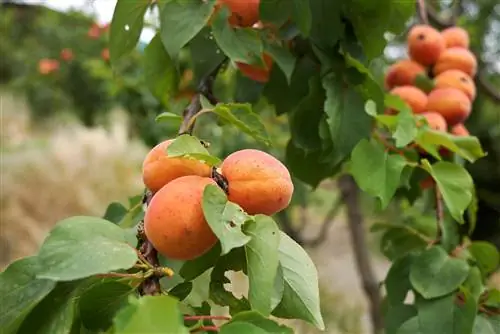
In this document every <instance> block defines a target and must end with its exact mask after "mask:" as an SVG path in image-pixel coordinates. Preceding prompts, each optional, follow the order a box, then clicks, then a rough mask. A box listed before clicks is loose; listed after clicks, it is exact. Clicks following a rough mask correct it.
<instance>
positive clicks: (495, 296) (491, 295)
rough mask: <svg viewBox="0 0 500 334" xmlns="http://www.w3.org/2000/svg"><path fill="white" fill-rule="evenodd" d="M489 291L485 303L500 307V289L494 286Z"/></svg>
mask: <svg viewBox="0 0 500 334" xmlns="http://www.w3.org/2000/svg"><path fill="white" fill-rule="evenodd" d="M487 293H488V297H487V298H486V300H485V301H484V305H487V306H490V307H496V308H500V290H498V289H495V288H492V289H489V290H488V291H487Z"/></svg>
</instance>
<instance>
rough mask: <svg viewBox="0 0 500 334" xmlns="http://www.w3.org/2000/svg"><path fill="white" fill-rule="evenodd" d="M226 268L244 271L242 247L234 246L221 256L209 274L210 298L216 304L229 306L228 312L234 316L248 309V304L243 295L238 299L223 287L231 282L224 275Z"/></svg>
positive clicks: (244, 261)
mask: <svg viewBox="0 0 500 334" xmlns="http://www.w3.org/2000/svg"><path fill="white" fill-rule="evenodd" d="M228 270H232V271H243V272H245V271H246V259H245V251H244V249H243V247H240V248H235V249H233V250H231V251H230V252H229V253H228V254H226V255H224V256H221V257H220V258H219V260H218V261H217V264H216V265H215V267H214V269H213V270H212V273H211V275H210V299H211V300H212V301H213V302H214V303H216V304H217V305H220V306H229V313H230V314H231V315H233V316H234V315H235V314H237V313H239V312H241V311H247V310H250V304H249V302H248V300H247V299H246V298H245V297H241V298H239V299H238V298H236V297H235V296H234V295H233V294H232V293H231V292H229V291H227V290H226V289H225V288H224V284H227V283H231V281H230V280H229V279H228V278H227V277H226V275H225V273H226V271H228Z"/></svg>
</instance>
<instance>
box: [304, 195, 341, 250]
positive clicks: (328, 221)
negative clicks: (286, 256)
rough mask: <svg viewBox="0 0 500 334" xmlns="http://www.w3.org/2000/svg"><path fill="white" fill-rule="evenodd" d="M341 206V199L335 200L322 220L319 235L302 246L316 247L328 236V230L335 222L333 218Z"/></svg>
mask: <svg viewBox="0 0 500 334" xmlns="http://www.w3.org/2000/svg"><path fill="white" fill-rule="evenodd" d="M343 204H344V203H343V202H342V198H341V197H339V198H337V199H336V200H335V201H334V202H333V205H332V207H331V208H330V210H328V212H327V214H326V216H325V219H323V224H322V225H321V229H320V230H319V233H318V234H317V236H316V238H314V239H311V240H306V241H304V245H306V246H309V247H316V246H318V245H320V244H321V243H323V242H324V241H325V240H326V238H327V236H328V229H329V228H330V226H331V225H332V223H333V222H334V221H335V217H336V216H337V214H338V213H339V211H340V209H341V208H342V207H343Z"/></svg>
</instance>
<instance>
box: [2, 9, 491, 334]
mask: <svg viewBox="0 0 500 334" xmlns="http://www.w3.org/2000/svg"><path fill="white" fill-rule="evenodd" d="M114 5H115V1H114V0H94V1H89V0H71V1H70V0H52V1H5V0H3V1H2V2H1V8H0V55H1V56H0V99H1V102H0V103H1V104H0V108H1V115H0V123H1V130H0V131H1V133H0V135H1V138H0V140H1V143H0V149H1V172H0V181H1V189H0V190H1V195H0V219H1V225H0V266H1V267H2V268H4V267H5V266H6V265H7V264H8V263H9V262H11V261H13V260H15V259H17V258H19V257H22V256H26V255H30V254H32V253H34V252H36V251H37V249H38V247H39V245H40V243H41V242H42V241H43V239H44V238H45V236H46V234H47V232H48V231H49V230H50V228H51V227H52V226H53V224H55V223H56V222H57V221H58V220H60V219H63V218H65V217H68V216H73V215H96V216H102V215H103V214H104V213H105V210H106V208H107V206H108V204H109V203H110V202H121V203H124V205H126V203H127V201H128V199H129V198H130V197H133V196H136V195H140V194H141V193H142V190H143V185H142V182H141V176H140V175H141V164H142V159H143V158H144V156H145V154H146V153H147V152H148V150H149V149H150V148H151V147H152V146H153V145H155V144H156V143H158V142H159V141H161V140H163V139H166V138H169V137H172V136H174V135H175V133H176V131H177V129H178V126H179V124H175V122H174V123H155V116H156V115H157V114H159V113H161V112H163V111H166V110H167V109H168V111H171V112H174V113H178V114H180V113H181V112H182V109H183V108H184V107H185V106H186V105H187V104H188V103H189V100H190V97H191V96H192V94H193V92H194V85H193V71H192V65H191V64H190V62H189V59H188V57H187V56H186V57H185V58H186V59H184V58H182V55H181V72H182V78H181V80H180V84H179V89H178V93H177V95H176V96H175V97H173V98H172V100H171V101H168V106H167V105H164V104H162V103H161V102H160V101H158V100H156V99H155V98H154V96H153V95H152V94H151V93H150V92H149V90H148V88H147V87H146V85H145V84H144V82H142V76H141V73H142V68H143V67H142V63H141V61H142V60H141V53H142V50H143V48H144V47H145V46H146V45H147V43H148V42H149V41H150V39H151V38H152V37H153V36H154V31H155V30H154V29H155V27H156V26H157V25H158V22H157V20H156V16H155V13H154V12H150V13H147V16H146V18H147V25H146V28H145V29H144V31H143V34H142V35H141V41H140V43H139V45H138V47H137V50H136V51H135V52H134V54H133V55H132V56H131V57H129V58H128V60H127V61H126V63H124V64H123V65H121V66H120V68H119V69H118V70H117V71H116V72H113V71H112V70H111V68H110V66H109V51H108V49H107V43H108V30H109V25H108V24H109V21H110V20H111V18H112V14H113V9H114ZM428 10H429V19H430V22H431V23H432V24H433V25H435V26H436V27H438V28H443V27H445V26H447V25H450V24H453V23H455V24H457V25H460V26H463V27H464V28H466V29H467V30H468V32H469V33H470V36H471V44H472V45H471V48H472V50H473V51H474V53H475V54H476V56H477V58H478V60H479V64H480V68H479V75H478V77H477V80H476V84H477V88H478V97H477V99H476V100H475V102H474V109H473V113H472V115H471V117H470V118H469V119H468V121H467V123H466V125H467V127H468V128H469V130H470V132H471V133H472V134H473V135H475V136H477V137H478V138H479V139H480V141H481V143H482V145H483V147H484V149H485V151H487V152H488V156H487V157H486V158H483V159H481V160H480V161H478V162H477V163H476V164H474V165H468V166H467V168H468V170H469V171H470V173H471V174H472V176H473V178H474V181H475V183H476V185H477V197H478V208H479V209H478V219H477V227H476V230H475V232H474V234H473V236H472V237H473V238H474V239H476V240H488V241H491V242H493V243H495V245H496V246H497V247H498V248H499V249H500V73H499V72H500V4H498V1H496V0H481V1H474V0H470V1H466V0H455V1H451V0H450V1H428ZM414 22H415V21H410V22H408V27H410V26H411V24H413V23H414ZM387 39H388V41H389V44H388V46H387V48H386V52H385V54H384V55H383V56H382V57H380V58H378V59H376V60H375V61H373V62H372V64H371V69H372V70H373V72H374V73H375V74H376V76H377V79H378V80H380V82H382V80H383V73H384V71H385V68H386V67H387V66H388V65H389V64H391V63H392V62H394V61H395V60H397V59H400V58H403V57H406V49H405V45H404V42H405V37H404V34H402V35H401V36H392V35H388V36H387ZM246 80H247V79H245V78H243V77H241V76H240V75H239V74H238V73H236V71H235V70H234V69H233V68H231V67H230V68H229V69H228V70H227V71H225V72H224V73H223V75H222V76H221V78H219V80H218V81H217V84H216V95H217V96H218V97H219V98H220V99H221V100H225V101H230V100H233V101H246V102H251V103H252V104H254V110H255V111H256V112H258V113H260V114H261V115H262V117H263V119H264V121H265V125H266V127H267V129H268V131H269V133H270V135H271V137H272V139H273V142H274V144H275V145H274V146H273V148H272V149H270V152H271V153H272V154H274V155H275V156H277V157H278V158H280V159H282V158H283V156H284V149H285V146H286V143H287V141H288V139H289V134H288V119H287V117H286V115H281V116H279V117H276V116H275V111H274V110H273V108H272V107H271V106H270V105H269V104H268V103H267V101H266V100H265V98H261V97H260V96H261V93H260V92H261V89H262V87H259V86H258V85H257V86H256V85H251V84H248V85H245V82H246ZM236 83H238V84H236ZM242 87H243V88H242ZM245 87H246V88H245ZM197 134H198V136H199V137H200V138H203V139H206V140H208V141H210V143H211V151H212V152H213V153H214V154H216V155H219V156H220V157H224V156H226V155H227V154H229V153H230V152H233V151H235V150H237V149H241V148H246V147H253V148H260V149H264V148H263V147H260V146H258V145H257V144H256V143H255V142H254V141H253V140H252V139H251V138H248V137H246V136H245V135H242V134H241V133H239V132H238V131H236V130H234V129H231V128H226V127H219V126H215V125H214V120H213V119H211V118H210V117H208V118H203V117H202V118H201V119H200V122H199V124H198V126H197ZM268 150H269V149H268ZM294 182H295V186H296V192H295V195H294V199H293V203H292V205H291V206H290V207H289V208H288V209H287V210H286V211H284V212H282V213H280V214H278V215H277V216H276V220H277V221H278V222H279V223H280V224H281V226H282V228H283V229H284V230H285V231H286V232H287V233H289V234H290V235H291V236H292V237H293V238H294V239H295V240H297V241H298V242H299V243H301V244H302V245H304V246H305V247H306V250H307V251H308V252H309V253H310V255H311V257H312V258H313V260H314V261H315V263H316V265H317V267H318V271H319V276H320V285H321V287H320V289H321V293H322V304H323V305H322V307H323V312H324V316H325V320H326V322H328V332H329V333H349V334H350V333H352V334H355V333H367V332H368V329H367V328H368V327H369V315H368V311H367V309H368V308H367V302H366V299H365V297H364V293H363V289H362V287H361V279H360V278H359V276H358V273H357V269H356V265H355V259H354V255H353V251H352V247H351V242H350V240H351V239H350V236H349V230H348V227H347V225H346V223H345V221H346V219H345V209H344V207H343V205H342V201H341V200H340V194H339V191H338V188H337V184H336V182H335V180H334V179H332V180H328V181H325V182H323V183H322V184H321V185H320V186H319V187H318V189H315V190H314V191H312V189H310V187H308V186H306V185H305V184H302V183H301V182H300V181H297V180H294ZM394 202H395V203H394V205H393V206H391V207H390V208H389V209H388V210H386V211H385V212H380V210H378V206H377V203H376V202H375V201H374V200H373V199H372V198H369V197H365V196H363V195H362V196H361V199H360V203H359V205H360V208H359V209H360V210H361V212H362V213H363V216H364V219H365V221H366V224H365V226H366V230H368V229H369V228H370V226H371V224H373V223H377V222H380V221H396V220H398V221H399V220H404V219H412V220H417V221H425V220H426V219H427V220H428V219H429V216H426V214H425V210H419V204H418V203H417V204H415V205H414V206H412V207H410V206H409V205H408V203H405V202H404V201H394ZM430 219H432V216H431V218H430ZM367 244H368V249H369V252H370V255H371V261H372V266H373V269H374V272H375V275H376V278H377V279H378V280H379V281H380V280H383V278H384V276H385V273H386V271H387V269H388V268H389V262H388V261H387V259H386V258H391V254H394V253H395V252H397V251H398V250H397V249H394V247H393V246H391V245H387V244H384V234H383V233H367ZM391 247H392V248H391ZM491 284H496V285H500V280H499V278H498V275H496V276H495V275H493V276H492V279H491ZM313 332H314V330H312V329H311V328H309V327H308V326H306V325H301V327H300V331H299V333H313Z"/></svg>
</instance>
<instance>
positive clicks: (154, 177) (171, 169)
mask: <svg viewBox="0 0 500 334" xmlns="http://www.w3.org/2000/svg"><path fill="white" fill-rule="evenodd" d="M172 142H173V139H169V140H165V141H164V142H162V143H160V144H158V145H156V146H155V147H153V149H152V150H151V151H149V153H148V154H147V155H146V158H145V159H144V162H143V164H142V179H143V181H144V185H145V186H146V187H147V188H148V189H149V190H151V191H152V192H157V191H158V190H160V189H161V188H162V187H163V186H164V185H166V184H167V183H169V182H170V181H172V180H174V179H177V178H179V177H182V176H187V175H198V176H210V172H211V170H210V167H209V166H208V165H206V164H204V163H202V162H200V161H198V160H193V159H188V158H180V157H179V158H178V157H168V155H167V147H168V146H169V145H170V143H172Z"/></svg>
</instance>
